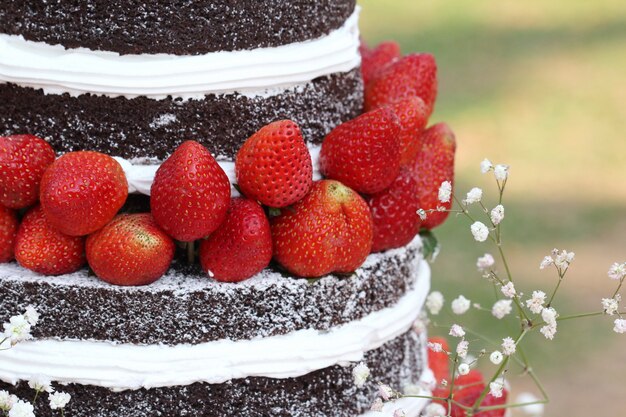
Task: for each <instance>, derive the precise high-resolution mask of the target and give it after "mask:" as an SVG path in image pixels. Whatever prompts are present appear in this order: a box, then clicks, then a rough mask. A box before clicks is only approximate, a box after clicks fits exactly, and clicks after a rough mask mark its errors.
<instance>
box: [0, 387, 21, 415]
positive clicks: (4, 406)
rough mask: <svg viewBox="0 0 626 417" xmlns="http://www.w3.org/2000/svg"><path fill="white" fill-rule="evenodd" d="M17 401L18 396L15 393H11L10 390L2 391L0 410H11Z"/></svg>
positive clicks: (0, 392) (0, 394) (0, 393)
mask: <svg viewBox="0 0 626 417" xmlns="http://www.w3.org/2000/svg"><path fill="white" fill-rule="evenodd" d="M16 402H17V397H16V396H15V395H12V394H9V392H8V391H4V390H1V391H0V410H2V411H9V410H10V409H11V407H13V404H15V403H16Z"/></svg>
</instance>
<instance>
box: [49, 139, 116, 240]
mask: <svg viewBox="0 0 626 417" xmlns="http://www.w3.org/2000/svg"><path fill="white" fill-rule="evenodd" d="M127 196H128V182H127V181H126V176H125V175H124V171H123V170H122V167H121V166H120V164H119V163H118V162H117V161H116V160H115V159H113V158H111V157H110V156H108V155H105V154H103V153H99V152H91V151H79V152H70V153H66V154H65V155H63V156H61V157H60V158H59V159H57V160H56V161H54V163H53V164H52V165H50V167H49V168H48V169H47V170H46V172H45V173H44V175H43V178H42V180H41V195H40V200H41V207H42V208H43V211H44V213H45V214H46V218H47V219H48V221H49V222H50V225H52V227H54V228H56V229H58V230H59V231H60V232H61V233H64V234H66V235H70V236H84V235H88V234H90V233H92V232H95V231H96V230H98V229H100V228H101V227H103V226H104V225H105V224H107V223H108V222H109V221H111V219H112V218H113V217H114V216H115V214H116V213H117V212H118V210H119V209H120V208H121V207H122V206H123V205H124V202H125V201H126V197H127Z"/></svg>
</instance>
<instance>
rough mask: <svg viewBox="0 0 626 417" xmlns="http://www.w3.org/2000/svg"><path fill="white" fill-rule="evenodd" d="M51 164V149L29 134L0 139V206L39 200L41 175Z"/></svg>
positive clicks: (52, 153) (23, 204)
mask: <svg viewBox="0 0 626 417" xmlns="http://www.w3.org/2000/svg"><path fill="white" fill-rule="evenodd" d="M53 162H54V150H53V149H52V146H50V144H48V142H46V141H45V140H43V139H40V138H38V137H36V136H33V135H14V136H7V137H0V204H2V205H4V206H5V207H8V208H12V209H20V208H25V207H28V206H31V205H33V204H34V203H36V202H37V200H38V199H39V184H40V183H41V176H42V175H43V173H44V171H45V170H46V168H48V166H49V165H50V164H51V163H53Z"/></svg>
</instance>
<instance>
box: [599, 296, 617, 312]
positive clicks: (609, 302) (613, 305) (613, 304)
mask: <svg viewBox="0 0 626 417" xmlns="http://www.w3.org/2000/svg"><path fill="white" fill-rule="evenodd" d="M602 308H603V309H604V312H605V313H606V314H608V315H609V316H612V315H614V314H615V313H617V310H618V309H619V302H618V301H617V300H616V299H615V298H603V299H602Z"/></svg>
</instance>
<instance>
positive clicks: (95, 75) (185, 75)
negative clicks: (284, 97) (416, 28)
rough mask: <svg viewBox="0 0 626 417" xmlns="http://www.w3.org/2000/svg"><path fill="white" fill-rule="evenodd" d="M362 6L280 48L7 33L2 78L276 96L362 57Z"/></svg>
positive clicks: (103, 91)
mask: <svg viewBox="0 0 626 417" xmlns="http://www.w3.org/2000/svg"><path fill="white" fill-rule="evenodd" d="M358 15H359V8H357V9H356V10H355V12H354V14H353V15H352V16H351V17H350V18H349V19H348V20H347V21H346V23H345V24H344V25H343V26H342V27H341V28H339V29H337V30H335V31H333V32H331V33H330V34H329V35H327V36H324V37H321V38H318V39H316V40H311V41H306V42H298V43H293V44H289V45H283V46H278V47H273V48H258V49H253V50H242V51H222V52H213V53H208V54H204V55H187V56H180V55H168V54H154V55H149V54H142V55H120V54H118V53H115V52H107V51H93V50H89V49H86V48H77V49H65V48H64V47H63V46H61V45H49V44H46V43H43V42H32V41H27V40H25V39H24V38H23V37H22V36H16V35H6V34H0V51H2V53H0V82H11V83H15V84H18V85H20V86H23V87H32V88H42V89H43V90H44V92H45V93H47V94H62V93H69V94H71V95H73V96H77V95H80V94H85V93H92V94H99V95H107V96H110V97H116V96H125V97H127V98H132V97H137V96H147V97H150V98H154V99H163V98H165V97H167V96H168V95H171V96H173V97H181V98H183V99H190V98H203V97H204V95H206V94H209V93H215V94H229V93H233V92H235V91H236V92H239V93H241V94H244V95H246V96H271V95H274V94H279V93H281V92H283V91H285V90H286V89H291V88H294V87H295V86H297V85H302V84H305V83H308V82H309V81H311V80H313V79H315V78H317V77H321V76H324V75H329V74H333V73H337V72H347V71H350V70H352V69H354V68H356V67H357V66H358V65H359V64H360V62H361V61H360V60H361V58H360V55H359V51H358V47H359V29H358Z"/></svg>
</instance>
